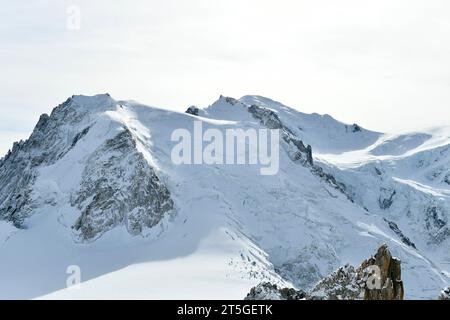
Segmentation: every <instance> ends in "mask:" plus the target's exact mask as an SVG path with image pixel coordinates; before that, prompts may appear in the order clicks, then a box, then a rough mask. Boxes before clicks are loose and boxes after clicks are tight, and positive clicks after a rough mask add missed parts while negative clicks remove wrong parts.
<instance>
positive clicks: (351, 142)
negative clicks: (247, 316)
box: [0, 95, 450, 299]
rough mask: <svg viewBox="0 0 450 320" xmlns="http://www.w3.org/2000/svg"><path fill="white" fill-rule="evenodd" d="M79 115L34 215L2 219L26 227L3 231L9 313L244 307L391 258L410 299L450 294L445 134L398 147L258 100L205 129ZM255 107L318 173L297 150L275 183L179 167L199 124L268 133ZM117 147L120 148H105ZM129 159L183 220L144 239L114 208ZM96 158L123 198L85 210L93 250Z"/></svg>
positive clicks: (112, 106) (223, 110)
mask: <svg viewBox="0 0 450 320" xmlns="http://www.w3.org/2000/svg"><path fill="white" fill-rule="evenodd" d="M71 101H72V102H71V103H72V105H74V106H76V111H75V115H76V116H75V118H77V117H78V116H79V121H78V122H77V123H76V125H68V123H67V121H66V120H65V118H64V117H63V119H62V120H61V121H60V122H55V127H54V128H53V127H52V129H51V131H52V130H56V129H58V130H59V131H58V132H60V133H61V135H58V139H59V140H64V141H67V143H62V146H61V148H60V149H62V150H64V153H62V156H61V157H55V159H56V160H53V159H52V161H44V162H42V163H41V164H40V165H39V166H38V167H37V168H36V169H34V168H33V171H32V172H35V171H36V172H37V173H36V174H35V178H34V180H33V181H32V183H31V184H29V185H27V186H29V188H30V190H31V193H30V194H31V196H30V198H29V200H28V201H27V202H26V203H25V205H23V206H20V207H19V206H18V208H20V209H18V211H21V210H22V211H24V212H25V213H24V214H20V215H18V214H17V212H14V213H13V214H11V213H8V215H6V214H5V216H4V218H3V220H5V221H14V222H15V224H16V226H17V224H18V223H19V222H22V220H21V219H15V220H14V218H15V217H18V216H19V217H21V218H22V217H23V223H22V224H21V225H20V226H19V227H20V228H19V229H18V228H16V227H13V226H12V225H11V224H10V223H7V222H5V221H0V259H1V260H0V261H1V263H0V298H6V299H15V298H44V299H45V298H56V299H70V298H75V299H79V298H88V299H94V298H142V299H163V298H187V299H196V298H200V299H214V298H225V299H227V298H230V299H242V298H244V297H245V295H246V293H248V291H249V289H250V288H251V287H252V286H254V285H256V284H258V283H260V282H261V281H270V282H273V283H277V284H280V285H282V286H295V287H298V288H310V287H312V286H313V285H314V284H315V283H316V282H317V281H319V280H320V279H321V278H323V277H324V276H326V275H327V274H329V273H331V272H332V271H333V270H335V269H336V268H338V267H339V266H342V265H344V264H346V263H350V264H353V265H358V264H359V263H360V262H361V261H362V260H363V259H365V258H366V257H367V256H368V255H370V254H371V253H372V252H373V251H374V250H375V249H376V248H378V247H379V246H380V245H381V244H382V243H388V245H389V246H390V248H391V250H392V252H393V253H394V254H395V255H397V256H398V257H399V258H400V259H401V260H402V261H403V277H404V282H405V287H406V297H407V298H418V299H426V298H435V297H437V295H438V294H439V292H440V290H441V289H442V288H443V287H444V286H445V285H447V284H448V282H449V277H450V270H449V261H450V260H449V259H450V255H449V250H448V248H449V237H448V236H447V235H446V233H445V232H446V231H445V230H446V229H445V228H447V222H448V212H449V211H448V196H449V192H448V191H449V186H448V185H446V183H445V176H446V174H447V173H448V172H447V171H445V169H446V168H448V160H449V159H450V158H449V157H448V152H447V149H446V144H447V143H448V142H449V141H450V138H448V136H447V137H445V135H446V132H448V131H445V130H446V129H445V128H442V129H440V130H437V131H429V132H424V133H419V134H418V133H415V134H411V135H409V136H405V135H402V136H387V135H383V134H381V133H377V132H372V131H368V130H365V129H363V128H361V127H359V126H358V125H346V124H342V123H340V122H338V121H336V120H334V119H333V118H331V117H330V116H320V115H316V114H313V115H307V114H303V113H300V112H298V111H296V110H294V109H291V108H289V107H286V106H284V105H282V104H281V103H278V102H274V101H272V100H270V99H267V98H263V97H259V96H246V97H243V98H242V99H240V100H234V99H232V98H226V97H221V98H220V99H219V100H218V101H216V102H215V103H214V104H212V105H211V106H210V107H208V108H206V109H204V110H203V109H201V110H200V111H199V116H193V115H189V114H185V113H177V112H172V111H167V110H164V109H158V108H154V107H149V106H145V105H142V104H139V103H137V102H133V101H115V100H113V99H112V98H111V97H109V96H108V95H98V96H94V97H86V96H75V97H73V98H72V100H71ZM252 105H256V106H258V108H260V109H259V110H270V111H271V112H273V113H274V114H275V115H276V116H277V118H278V119H279V121H281V123H282V125H283V128H284V130H288V131H289V132H290V133H289V134H290V135H291V138H292V137H295V138H296V139H297V138H298V139H300V140H301V141H303V142H304V143H305V145H311V146H312V150H313V156H314V163H315V164H314V165H311V164H309V163H307V162H305V161H297V160H295V159H293V158H292V153H291V151H292V148H293V147H292V145H291V144H284V143H283V146H284V147H283V148H280V171H279V173H278V174H277V175H274V176H262V175H260V174H259V169H260V168H259V166H257V165H175V164H173V163H172V161H171V158H170V155H171V149H172V147H173V146H174V145H175V142H172V141H171V139H170V137H171V133H172V132H173V131H174V130H175V129H179V128H185V129H188V130H190V131H192V130H193V123H194V121H195V120H201V121H202V123H203V127H204V129H207V128H215V129H218V130H221V131H224V130H226V129H227V128H244V129H248V128H255V129H260V128H265V122H264V121H262V120H261V121H260V119H258V118H255V116H254V114H252V113H251V112H249V109H250V107H251V106H252ZM64 108H65V107H63V111H64ZM72 118H73V116H71V119H72ZM58 121H59V120H58ZM87 127H89V128H90V129H89V130H88V132H87V133H85V134H83V135H81V136H80V135H78V134H77V132H83V129H84V128H87ZM124 131H125V132H129V133H130V134H129V137H131V138H129V137H128V135H127V138H126V140H125V142H124V143H125V145H126V148H125V149H123V144H124V143H122V142H123V141H121V140H120V141H117V137H118V135H119V134H120V133H121V132H124ZM52 132H53V131H52ZM65 135H66V136H65ZM80 137H81V138H80ZM75 138H76V139H75ZM74 139H75V140H74ZM129 140H131V143H129V142H130V141H129ZM73 141H76V143H75V144H74V143H73ZM108 141H109V143H106V142H108ZM105 143H106V144H107V145H108V144H112V145H113V148H112V149H111V148H106V149H105V148H102V146H104V145H105ZM67 146H69V147H67ZM119 146H120V148H119ZM130 146H131V147H130ZM250 147H251V146H250ZM22 148H25V151H26V152H25V151H23V150H24V149H21V150H22V151H21V152H23V153H25V154H28V153H27V152H28V151H27V150H28V149H26V147H22ZM58 148H59V147H58ZM118 148H119V149H118ZM129 148H131V149H129ZM60 149H58V151H59V150H60ZM66 149H68V151H67V150H66ZM122 149H123V150H126V152H125V153H119V155H120V156H119V158H120V157H123V155H125V154H128V153H130V152H131V153H132V154H134V153H135V150H137V151H136V152H137V154H138V155H137V156H136V157H137V158H130V159H141V157H142V159H145V163H142V164H141V163H140V162H139V163H140V166H139V168H141V169H142V166H144V169H142V170H144V171H143V172H153V173H154V175H150V176H149V177H150V178H149V179H150V180H153V179H156V180H155V181H157V182H158V183H157V184H156V185H155V188H161V189H158V190H165V188H167V190H168V192H169V196H170V201H173V206H171V207H170V208H167V210H166V209H161V208H160V207H159V206H156V207H151V209H149V210H153V211H150V212H151V213H149V214H148V215H150V216H151V217H158V219H157V220H155V221H157V223H156V224H152V225H150V224H146V221H147V217H146V216H144V217H142V216H141V215H138V216H137V217H138V218H136V219H137V220H133V221H137V222H136V223H137V225H138V228H134V226H135V225H136V223H130V219H132V218H133V219H134V218H135V215H133V214H131V215H130V213H129V212H127V210H124V212H122V211H121V210H119V209H117V208H121V202H119V204H117V206H116V202H114V201H113V200H115V199H116V197H117V195H118V194H123V193H125V195H127V194H128V193H129V192H132V193H134V191H133V190H135V189H136V188H137V187H138V188H140V187H141V185H139V184H138V185H137V186H136V185H135V184H133V181H134V179H132V180H128V178H127V177H129V176H130V175H131V176H132V174H133V173H134V170H137V169H136V168H135V167H136V165H135V160H124V161H118V162H117V161H116V159H117V153H116V150H122ZM32 150H34V151H33V152H36V151H35V149H32ZM51 150H52V149H51ZM98 150H102V153H101V154H100V155H103V156H102V157H103V158H104V159H103V160H104V161H106V162H98V163H99V164H98V165H96V166H97V167H98V172H95V168H96V166H94V168H93V169H92V170H94V174H93V176H97V175H99V172H102V171H101V165H100V163H108V164H110V163H113V164H114V168H115V171H113V174H108V177H109V181H107V184H106V187H107V188H108V189H107V190H109V189H111V188H114V189H117V190H116V191H117V192H119V193H117V192H116V193H112V195H111V197H110V198H107V199H101V200H105V201H101V202H100V204H99V201H98V200H99V199H98V198H99V196H98V195H99V194H105V192H103V191H102V192H97V193H96V191H95V190H94V191H93V192H94V193H93V194H92V197H91V198H87V200H84V201H88V203H90V204H91V205H94V206H97V207H98V208H100V209H98V210H100V211H98V212H99V214H98V216H97V215H95V217H96V219H94V220H93V222H92V221H90V220H88V222H89V223H88V222H85V220H82V222H81V223H82V224H83V223H87V225H86V226H87V228H85V229H83V228H82V229H81V230H92V228H94V230H95V231H96V232H95V233H94V234H95V237H89V236H86V234H84V233H82V232H81V231H79V230H77V229H76V228H74V226H76V225H77V223H78V224H79V223H80V216H83V210H87V209H86V208H89V205H87V206H86V205H85V202H83V203H78V202H76V201H74V198H76V195H77V194H79V192H80V190H84V189H86V183H87V182H86V168H88V167H92V165H91V164H92V159H98V157H93V154H98ZM299 150H300V149H299ZM19 151H20V150H19ZM19 151H16V152H19ZM302 152H303V151H302ZM57 154H59V153H57ZM39 155H40V153H39ZM44 156H47V157H48V155H47V154H44ZM25 158H26V157H25ZM111 159H113V160H114V161H113V162H111ZM127 159H128V158H127ZM103 160H102V161H103ZM130 161H131V162H130ZM139 161H140V160H139ZM5 163H6V162H3V164H1V163H0V168H2V166H3V169H4V168H5V167H6V165H5ZM96 163H97V162H96ZM420 164H421V165H422V167H420V170H418V168H417V166H418V165H420ZM11 166H12V165H11V164H8V168H6V169H7V170H6V171H8V170H13V168H10V167H11ZM319 168H321V169H319ZM377 170H379V171H380V172H381V174H378V173H377V172H378V171H377ZM116 171H117V172H119V174H117V175H116ZM130 171H131V173H130ZM89 172H91V171H89ZM139 172H140V171H139ZM438 173H439V174H438ZM430 174H431V176H432V177H433V179H431V180H430V179H429V178H430ZM330 177H333V179H331V178H330ZM98 179H99V180H96V181H95V182H94V184H95V183H97V181H101V177H98ZM130 181H131V182H130ZM443 181H444V182H443ZM95 185H96V184H95ZM106 187H105V188H106ZM88 189H89V188H88ZM5 190H6V189H3V190H0V193H1V192H2V191H3V192H6V191H5ZM7 190H16V189H14V188H9V189H7ZM102 190H104V189H102ZM130 190H131V191H130ZM145 190H147V189H145ZM394 190H395V191H396V192H395V195H394V196H393V197H392V199H391V198H390V196H391V195H392V193H394V192H393V191H394ZM15 192H16V191H15ZM141 193H142V190H141V189H139V190H138V192H137V194H138V195H140V194H141ZM106 194H108V193H106ZM96 195H97V196H96ZM383 197H384V198H383ZM100 198H101V197H100ZM135 198H136V197H133V199H135ZM138 198H139V197H138ZM8 199H9V198H8ZM380 199H381V202H380ZM166 200H167V199H164V201H166ZM383 200H386V201H387V202H383ZM390 200H392V203H390ZM8 201H9V202H11V200H8ZM89 201H91V202H89ZM111 201H112V202H113V205H111ZM380 203H381V204H382V205H381V207H383V208H384V209H383V208H381V207H380ZM388 204H390V206H388V207H386V206H387V205H388ZM3 205H4V204H3ZM105 205H107V206H106V207H105ZM0 208H1V207H0ZM102 208H103V209H102ZM136 208H140V207H139V206H137V207H136ZM158 208H159V209H158ZM408 208H409V211H410V212H409V211H408ZM6 209H7V208H6ZM6 209H5V210H6ZM102 210H103V211H102ZM133 210H135V209H133ZM136 210H137V209H136ZM427 210H428V211H427ZM6 212H9V211H7V210H6ZM84 212H88V214H85V215H86V216H87V217H91V214H90V213H89V212H91V211H89V210H88V211H84ZM145 212H148V211H145ZM427 212H428V218H427ZM105 219H106V222H105ZM427 219H428V220H427ZM389 222H390V223H389ZM393 222H394V223H396V224H397V227H398V228H397V229H396V228H394V227H393V224H392V223H393ZM105 226H107V227H105ZM136 230H139V232H137V233H136ZM80 232H81V234H80ZM89 234H90V233H88V234H87V235H89ZM405 238H408V239H410V240H411V242H413V243H414V245H415V248H414V247H413V246H411V243H409V244H408V243H407V242H406V241H405ZM438 240H439V241H438ZM71 265H78V266H79V267H80V269H81V278H82V281H83V283H82V285H81V288H80V289H74V288H72V289H66V281H67V278H68V276H69V275H68V274H67V273H66V271H67V267H68V266H71Z"/></svg>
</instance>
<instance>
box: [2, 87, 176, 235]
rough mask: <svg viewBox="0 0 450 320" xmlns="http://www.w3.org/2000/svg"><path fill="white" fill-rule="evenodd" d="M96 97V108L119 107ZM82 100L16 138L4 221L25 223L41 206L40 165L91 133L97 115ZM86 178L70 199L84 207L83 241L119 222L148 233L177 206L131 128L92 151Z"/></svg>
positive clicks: (5, 174) (7, 164)
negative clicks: (27, 135)
mask: <svg viewBox="0 0 450 320" xmlns="http://www.w3.org/2000/svg"><path fill="white" fill-rule="evenodd" d="M96 99H97V100H95V101H94V102H95V103H94V104H92V108H97V109H98V110H99V111H101V112H104V111H107V110H111V109H113V108H115V106H116V104H115V102H114V101H113V100H112V99H111V98H110V97H108V96H106V95H103V96H99V97H97V98H96ZM81 101H82V100H81ZM90 102H92V101H90ZM79 103H80V100H78V99H74V98H70V99H68V100H67V101H66V102H64V103H63V104H61V105H59V106H58V107H56V108H55V109H54V110H53V111H52V113H51V115H50V116H48V115H46V114H44V115H42V116H41V117H40V119H39V122H38V123H37V125H36V127H35V129H34V131H33V133H32V134H31V136H30V138H29V139H28V140H27V141H21V142H19V143H15V144H14V146H13V148H12V150H11V151H10V152H8V154H7V155H6V156H5V157H4V158H3V159H1V160H0V220H6V221H10V222H12V223H13V224H14V225H15V226H16V227H18V228H21V227H25V224H24V222H25V220H26V219H27V218H28V217H30V216H31V215H32V213H33V209H34V208H35V207H36V205H37V204H36V203H34V202H35V200H34V199H35V198H34V195H33V193H32V192H33V186H34V183H35V181H36V180H37V179H38V178H39V169H40V168H43V167H46V166H50V165H52V164H54V163H56V162H57V161H58V160H60V159H62V158H63V157H64V156H65V155H66V154H67V153H68V152H70V151H71V150H72V149H73V148H75V147H76V146H77V145H78V144H79V143H80V142H81V141H82V140H83V139H84V138H85V137H86V136H87V135H88V134H89V133H90V130H91V128H92V126H94V125H95V119H97V118H94V117H93V116H92V115H93V111H92V110H90V107H85V106H82V105H79ZM81 103H82V102H81ZM81 181H82V182H81V185H80V186H79V189H77V190H76V191H74V194H71V195H70V197H71V198H70V203H71V205H72V206H73V207H77V208H78V209H80V210H81V216H80V217H79V219H78V220H77V222H76V223H75V225H74V226H73V228H74V230H75V231H76V233H77V236H78V237H79V238H80V239H81V240H83V241H84V240H86V241H89V240H93V239H96V238H98V237H99V236H101V235H102V234H104V233H105V232H107V231H108V230H110V229H112V228H114V227H116V226H118V225H125V226H126V228H127V230H128V231H129V232H130V233H131V234H133V235H137V234H140V233H143V232H144V231H145V229H148V228H151V227H153V226H155V225H157V224H158V223H159V222H160V221H161V220H162V219H163V218H164V217H166V216H167V215H168V214H169V213H170V212H172V209H173V201H172V199H171V197H170V193H169V191H168V189H167V188H166V187H165V185H164V184H163V183H162V182H161V181H160V179H159V177H158V175H157V173H156V172H155V170H154V169H153V168H152V167H151V166H150V165H149V164H148V162H147V161H146V159H145V158H144V156H143V155H142V154H141V153H140V152H138V150H137V148H136V141H135V139H134V137H133V136H132V134H131V132H130V131H128V130H126V129H124V130H123V131H122V132H121V133H119V134H118V135H117V136H116V137H114V138H113V139H110V140H107V141H106V142H104V143H103V145H101V146H100V147H99V148H97V150H93V153H92V154H90V156H89V159H88V161H87V162H86V166H85V168H84V172H83V174H82V180H81ZM44 201H50V199H44ZM49 203H50V204H52V205H53V204H54V203H52V202H49Z"/></svg>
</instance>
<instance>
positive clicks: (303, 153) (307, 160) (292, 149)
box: [248, 105, 313, 166]
mask: <svg viewBox="0 0 450 320" xmlns="http://www.w3.org/2000/svg"><path fill="white" fill-rule="evenodd" d="M248 111H249V112H250V113H251V115H252V116H253V117H254V118H255V119H257V120H259V121H260V123H261V124H262V125H263V126H265V127H266V128H269V129H278V130H280V131H281V137H282V139H283V141H284V142H285V145H284V148H285V149H286V151H287V153H288V155H289V158H291V160H292V161H300V162H302V163H303V164H305V165H309V166H313V156H312V148H311V146H310V145H308V146H307V147H306V146H305V144H304V143H303V141H302V140H301V139H299V138H298V137H297V136H296V135H295V134H294V133H293V132H292V131H291V130H290V129H289V128H288V127H286V126H285V125H284V124H283V122H282V121H281V119H280V118H279V117H278V114H277V113H276V112H275V111H273V110H270V109H268V108H264V107H260V106H257V105H251V106H250V107H249V108H248Z"/></svg>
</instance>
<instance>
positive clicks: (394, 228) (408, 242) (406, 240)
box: [383, 219, 417, 249]
mask: <svg viewBox="0 0 450 320" xmlns="http://www.w3.org/2000/svg"><path fill="white" fill-rule="evenodd" d="M383 220H384V221H385V222H386V223H387V224H388V226H389V228H390V229H391V230H392V231H393V232H394V233H395V234H396V235H397V236H398V237H399V238H400V240H402V242H403V243H404V244H406V245H407V246H410V247H411V248H414V249H417V248H416V245H415V244H414V242H412V241H411V240H410V239H409V238H408V237H407V236H405V235H404V234H403V232H402V231H401V230H400V228H399V227H398V225H397V224H396V223H395V222H393V221H389V220H387V219H383Z"/></svg>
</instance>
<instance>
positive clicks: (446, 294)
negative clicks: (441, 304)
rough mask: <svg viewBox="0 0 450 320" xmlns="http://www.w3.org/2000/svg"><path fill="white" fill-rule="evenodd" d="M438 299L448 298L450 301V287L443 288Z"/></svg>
mask: <svg viewBox="0 0 450 320" xmlns="http://www.w3.org/2000/svg"><path fill="white" fill-rule="evenodd" d="M438 300H448V301H450V287H447V288H444V290H442V292H441V294H440V295H439V298H438Z"/></svg>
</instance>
